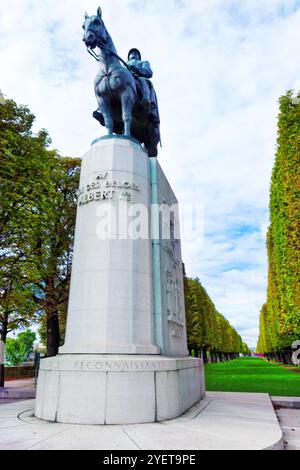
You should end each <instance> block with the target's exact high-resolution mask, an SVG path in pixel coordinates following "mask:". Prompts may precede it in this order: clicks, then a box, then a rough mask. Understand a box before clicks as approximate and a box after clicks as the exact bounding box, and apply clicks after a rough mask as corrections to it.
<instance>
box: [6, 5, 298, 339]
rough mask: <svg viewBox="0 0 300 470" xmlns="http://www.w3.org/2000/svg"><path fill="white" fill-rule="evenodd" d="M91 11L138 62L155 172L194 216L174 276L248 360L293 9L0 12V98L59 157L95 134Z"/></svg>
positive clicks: (291, 78) (84, 146)
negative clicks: (201, 298)
mask: <svg viewBox="0 0 300 470" xmlns="http://www.w3.org/2000/svg"><path fill="white" fill-rule="evenodd" d="M100 1H101V7H102V11H103V20H104V22H105V24H106V27H107V29H108V31H109V32H110V34H111V36H112V39H113V41H114V44H115V46H116V48H117V51H118V53H119V55H120V56H121V57H123V58H124V59H125V58H126V57H127V53H128V50H129V49H130V48H132V47H138V48H139V49H140V50H141V52H142V55H143V58H145V59H147V60H149V61H150V63H151V66H152V69H153V71H154V77H153V83H154V85H155V88H156V90H157V94H158V98H159V105H160V114H161V133H162V142H163V148H162V149H161V150H160V152H159V162H160V164H161V166H162V167H163V169H164V172H165V173H166V175H167V177H168V179H169V181H170V183H171V185H172V187H173V189H174V191H175V193H176V195H177V198H178V200H179V201H180V203H181V204H182V206H183V207H185V206H187V207H188V205H189V204H196V205H199V207H201V208H202V209H201V211H200V212H201V214H202V213H203V226H204V236H203V239H202V237H194V238H193V237H189V236H184V237H183V240H182V248H183V258H184V262H185V265H186V271H187V274H188V275H189V276H193V277H196V276H197V277H199V279H200V280H201V283H202V284H203V285H204V287H205V288H206V289H207V292H208V293H209V295H210V296H211V298H212V299H213V301H214V303H215V305H216V308H217V309H218V310H219V311H220V312H221V313H222V314H223V315H225V316H226V317H227V318H228V319H229V321H230V322H231V324H232V325H233V326H234V327H235V328H236V329H237V330H238V332H239V333H240V334H241V336H242V338H243V340H244V341H246V342H247V343H248V345H249V346H251V347H255V346H256V342H257V338H258V321H259V311H260V309H261V306H262V305H263V303H264V302H265V300H266V288H267V255H266V231H267V227H268V224H269V209H268V205H269V188H270V177H271V172H272V167H273V164H274V158H275V152H276V138H277V128H276V122H277V121H276V120H277V114H278V99H279V97H280V96H281V95H282V94H284V93H285V91H286V90H288V89H295V90H298V89H299V88H300V60H299V31H300V0H64V1H61V0H43V1H42V2H41V1H40V0H10V2H9V3H7V1H5V0H0V89H1V90H2V92H3V93H4V95H5V96H6V97H8V98H13V99H14V100H15V101H17V102H18V103H19V104H21V103H22V104H26V105H28V106H29V107H30V109H31V111H32V112H33V113H34V114H35V116H36V123H35V131H37V130H38V129H40V128H46V129H47V130H48V131H49V134H50V136H51V138H52V147H53V148H56V149H58V151H59V152H60V154H61V155H64V156H73V157H80V156H82V154H83V153H84V152H85V151H87V150H88V149H89V147H90V143H91V142H92V141H93V140H94V139H95V138H97V137H99V136H101V135H103V134H104V133H105V131H104V129H103V128H100V127H99V124H98V123H97V122H96V121H95V120H93V118H92V112H93V111H94V110H95V109H96V107H97V103H96V99H95V96H94V91H93V81H94V78H95V76H96V73H97V67H98V66H97V63H96V61H94V60H93V58H92V57H91V56H90V55H88V54H87V51H86V49H85V47H84V44H83V43H82V33H83V32H82V24H83V20H84V12H85V11H87V12H88V14H89V15H92V14H95V13H96V10H97V8H98V6H99V2H100ZM201 226H202V224H201Z"/></svg>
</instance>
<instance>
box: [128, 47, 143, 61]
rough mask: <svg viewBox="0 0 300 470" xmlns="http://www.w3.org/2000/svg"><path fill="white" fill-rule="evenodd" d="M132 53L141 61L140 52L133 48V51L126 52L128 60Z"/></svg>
mask: <svg viewBox="0 0 300 470" xmlns="http://www.w3.org/2000/svg"><path fill="white" fill-rule="evenodd" d="M132 53H135V54H138V55H139V58H140V60H142V54H141V53H140V51H139V50H138V49H136V48H135V47H134V48H133V49H130V51H129V52H128V60H129V59H130V56H131V54H132Z"/></svg>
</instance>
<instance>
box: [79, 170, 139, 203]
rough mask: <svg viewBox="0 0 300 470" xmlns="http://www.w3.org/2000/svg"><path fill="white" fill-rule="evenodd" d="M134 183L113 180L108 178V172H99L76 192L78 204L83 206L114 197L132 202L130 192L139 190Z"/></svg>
mask: <svg viewBox="0 0 300 470" xmlns="http://www.w3.org/2000/svg"><path fill="white" fill-rule="evenodd" d="M139 190H140V188H139V186H138V185H137V184H136V183H129V182H128V181H115V180H113V179H111V178H110V176H109V173H108V172H106V173H99V174H98V176H96V178H95V180H94V181H92V182H91V183H89V184H87V185H85V186H83V187H82V188H80V189H79V192H78V204H79V206H84V205H86V204H88V203H90V202H93V201H107V200H112V199H115V197H116V195H117V196H119V199H120V200H126V201H127V202H132V194H133V192H135V191H139Z"/></svg>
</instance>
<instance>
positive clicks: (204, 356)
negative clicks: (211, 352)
mask: <svg viewBox="0 0 300 470" xmlns="http://www.w3.org/2000/svg"><path fill="white" fill-rule="evenodd" d="M202 357H203V362H204V364H207V362H208V361H207V348H202Z"/></svg>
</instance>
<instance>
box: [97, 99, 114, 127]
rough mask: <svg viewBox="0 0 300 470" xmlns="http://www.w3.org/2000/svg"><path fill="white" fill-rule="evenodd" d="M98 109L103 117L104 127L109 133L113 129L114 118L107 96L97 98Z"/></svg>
mask: <svg viewBox="0 0 300 470" xmlns="http://www.w3.org/2000/svg"><path fill="white" fill-rule="evenodd" d="M98 103H99V109H100V110H101V113H102V114H103V117H104V122H105V127H106V129H107V134H108V135H111V134H112V133H113V130H114V120H113V117H112V110H111V106H110V102H109V99H108V98H103V97H101V98H99V101H98Z"/></svg>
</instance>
